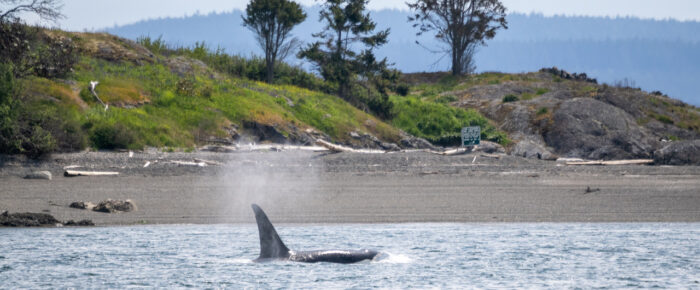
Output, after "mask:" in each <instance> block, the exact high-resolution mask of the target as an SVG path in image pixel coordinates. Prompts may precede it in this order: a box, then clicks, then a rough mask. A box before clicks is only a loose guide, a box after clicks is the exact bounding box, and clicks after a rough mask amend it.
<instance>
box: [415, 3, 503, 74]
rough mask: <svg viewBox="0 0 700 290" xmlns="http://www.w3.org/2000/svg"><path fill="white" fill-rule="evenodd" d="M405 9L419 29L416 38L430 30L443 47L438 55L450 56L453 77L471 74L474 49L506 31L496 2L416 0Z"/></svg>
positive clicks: (499, 6) (500, 6) (501, 8)
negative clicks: (444, 45) (445, 54)
mask: <svg viewBox="0 0 700 290" xmlns="http://www.w3.org/2000/svg"><path fill="white" fill-rule="evenodd" d="M408 7H409V8H411V10H413V11H415V13H416V14H415V15H414V16H411V17H409V18H408V19H409V21H411V22H414V25H413V27H419V32H418V33H417V35H421V34H423V33H426V32H432V31H434V32H435V38H437V39H438V40H439V41H441V42H443V43H445V44H446V45H447V48H443V49H442V51H441V52H444V53H449V54H450V56H451V58H452V74H453V75H461V74H464V73H471V72H472V71H473V70H474V62H473V56H474V52H475V49H476V47H477V46H479V45H485V44H486V42H485V40H487V39H492V38H493V37H494V36H496V31H497V30H498V29H500V28H504V29H508V22H507V21H506V8H505V7H504V6H503V4H502V3H501V1H499V0H416V1H415V2H413V3H409V4H408Z"/></svg>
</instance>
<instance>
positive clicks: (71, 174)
mask: <svg viewBox="0 0 700 290" xmlns="http://www.w3.org/2000/svg"><path fill="white" fill-rule="evenodd" d="M114 175H119V172H113V171H78V170H66V171H65V172H64V173H63V176H65V177H76V176H114Z"/></svg>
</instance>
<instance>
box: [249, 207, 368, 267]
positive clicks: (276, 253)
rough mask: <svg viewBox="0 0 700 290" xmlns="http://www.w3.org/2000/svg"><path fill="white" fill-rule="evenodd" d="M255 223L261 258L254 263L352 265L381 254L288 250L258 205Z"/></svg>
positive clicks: (348, 251) (355, 251)
mask: <svg viewBox="0 0 700 290" xmlns="http://www.w3.org/2000/svg"><path fill="white" fill-rule="evenodd" d="M251 207H252V208H253V212H255V221H256V222H257V223H258V234H259V235H260V257H258V258H257V259H255V260H253V261H254V262H269V261H276V260H287V261H292V262H303V263H317V262H329V263H342V264H350V263H356V262H360V261H364V260H372V259H374V257H376V256H377V255H378V254H379V252H377V251H374V250H326V251H293V250H290V249H289V248H287V246H285V245H284V243H283V242H282V239H280V236H279V235H277V231H276V230H275V227H274V226H272V223H271V222H270V220H269V219H268V218H267V215H266V214H265V212H264V211H263V210H262V208H260V207H259V206H258V205H257V204H252V205H251Z"/></svg>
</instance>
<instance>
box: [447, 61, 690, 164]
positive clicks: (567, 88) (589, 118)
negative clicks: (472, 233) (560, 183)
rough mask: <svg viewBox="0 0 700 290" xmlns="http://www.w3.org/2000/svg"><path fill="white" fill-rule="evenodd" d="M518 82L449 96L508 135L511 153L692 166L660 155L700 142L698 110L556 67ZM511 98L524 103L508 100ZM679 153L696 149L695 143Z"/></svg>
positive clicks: (651, 94) (457, 92)
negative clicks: (672, 144) (669, 145)
mask: <svg viewBox="0 0 700 290" xmlns="http://www.w3.org/2000/svg"><path fill="white" fill-rule="evenodd" d="M553 75H555V76H556V77H554V76H553ZM512 79H514V80H513V81H505V82H502V83H496V84H493V83H491V84H483V85H476V86H472V87H469V88H468V89H464V90H460V91H452V92H444V93H443V94H450V95H454V96H458V97H459V100H458V101H455V102H453V103H452V104H453V105H455V106H458V107H461V108H469V109H476V110H478V111H479V112H481V113H482V114H483V115H484V116H485V117H487V118H489V119H490V120H492V121H493V122H494V123H495V124H496V125H497V127H498V128H499V129H500V130H503V131H505V132H507V133H508V136H509V138H510V139H511V140H512V141H513V143H512V144H513V145H511V146H509V148H507V149H508V152H509V154H512V155H517V156H524V157H526V158H543V159H550V158H555V157H556V156H561V157H573V158H583V159H603V160H619V159H651V158H657V159H658V158H666V159H665V160H668V161H661V160H659V162H660V163H663V164H665V163H669V162H670V163H683V164H687V163H688V162H693V161H692V160H686V161H681V160H679V158H678V157H665V156H672V155H673V154H672V153H667V154H665V155H661V156H663V157H661V156H658V154H657V153H655V152H656V151H657V150H659V149H661V147H662V146H664V144H663V143H662V142H660V141H662V140H679V139H680V140H698V139H700V128H698V127H700V126H698V125H697V121H696V120H698V119H700V111H699V110H698V109H697V108H695V107H693V106H691V105H688V104H685V103H683V102H681V101H678V100H674V99H671V98H669V97H667V96H665V95H663V94H660V93H646V92H644V91H642V90H640V89H634V88H620V87H613V86H608V85H597V84H596V83H595V80H593V79H590V78H588V77H587V76H586V75H585V74H571V73H568V72H566V71H563V70H559V69H557V68H551V69H543V70H542V71H541V72H538V73H528V74H523V75H519V76H517V77H516V78H512ZM511 94H512V95H515V96H517V97H518V100H517V101H513V102H503V98H504V96H507V95H511ZM676 146H681V145H676ZM675 150H678V152H679V153H678V154H681V153H680V152H692V146H685V147H683V149H682V150H681V149H680V148H676V149H673V150H672V151H675ZM667 151H668V150H667ZM664 152H666V151H664ZM669 154H671V155H669ZM691 159H692V158H691Z"/></svg>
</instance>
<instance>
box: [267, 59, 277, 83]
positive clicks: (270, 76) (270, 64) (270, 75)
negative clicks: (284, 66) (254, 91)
mask: <svg viewBox="0 0 700 290" xmlns="http://www.w3.org/2000/svg"><path fill="white" fill-rule="evenodd" d="M266 62H267V63H266V69H267V83H268V84H271V83H272V81H273V80H274V77H275V61H274V60H271V59H270V60H267V61H266Z"/></svg>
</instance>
